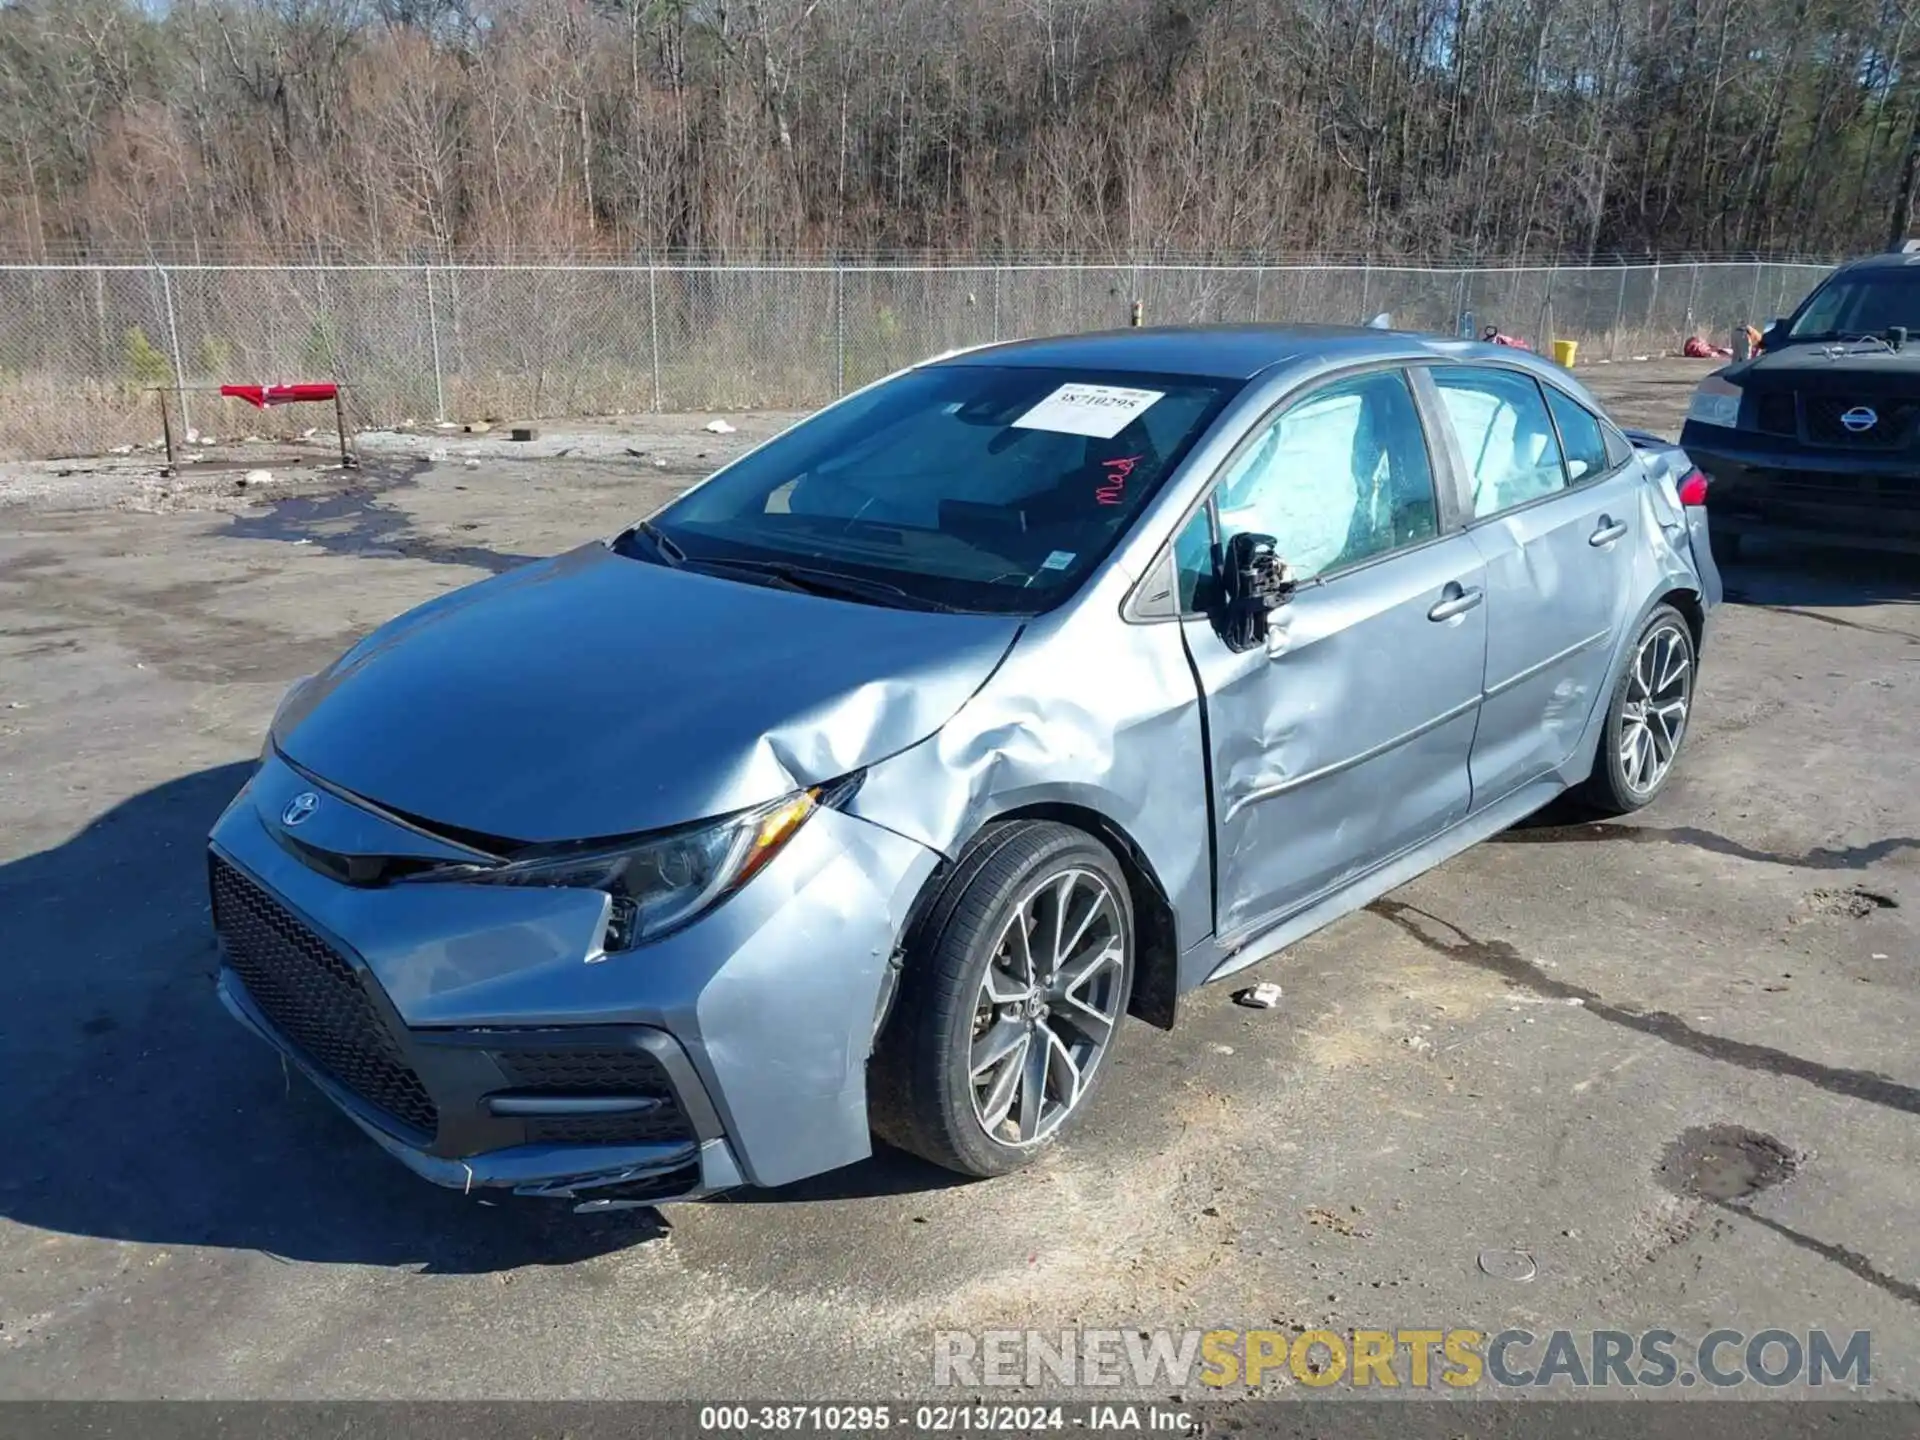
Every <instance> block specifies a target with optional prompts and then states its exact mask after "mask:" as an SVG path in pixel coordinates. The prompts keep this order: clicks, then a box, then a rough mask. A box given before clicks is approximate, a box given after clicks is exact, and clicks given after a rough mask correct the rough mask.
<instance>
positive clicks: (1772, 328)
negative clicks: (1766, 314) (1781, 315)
mask: <svg viewBox="0 0 1920 1440" xmlns="http://www.w3.org/2000/svg"><path fill="white" fill-rule="evenodd" d="M1786 343H1787V322H1786V321H1785V320H1783V319H1782V320H1769V321H1768V322H1767V324H1766V328H1765V329H1763V330H1762V331H1761V332H1760V348H1761V349H1762V350H1778V349H1779V348H1780V347H1781V346H1782V345H1784V344H1786Z"/></svg>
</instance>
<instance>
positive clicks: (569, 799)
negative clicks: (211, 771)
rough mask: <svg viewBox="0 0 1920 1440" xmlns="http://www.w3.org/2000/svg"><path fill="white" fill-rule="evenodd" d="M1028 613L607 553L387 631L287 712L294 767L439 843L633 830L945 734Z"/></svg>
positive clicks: (412, 616)
mask: <svg viewBox="0 0 1920 1440" xmlns="http://www.w3.org/2000/svg"><path fill="white" fill-rule="evenodd" d="M1020 624H1021V622H1020V620H1019V619H1018V618H1017V617H1011V616H998V615H950V614H941V613H937V612H928V611H919V610H894V609H887V608H884V607H881V606H877V605H868V604H861V603H857V602H854V601H844V600H838V599H832V598H826V597H821V596H815V595H806V594H798V593H795V592H792V591H787V590H775V589H770V588H767V587H765V586H761V585H755V584H752V583H748V582H741V581H733V580H725V579H718V578H715V577H713V576H708V575H699V574H695V573H692V572H690V571H682V570H671V569H668V568H666V567H664V566H661V565H657V564H653V563H650V562H648V561H644V560H636V559H629V558H626V557H623V556H619V555H616V554H614V553H613V552H612V551H610V550H609V549H607V547H606V546H604V545H600V544H597V543H596V544H593V545H588V546H584V547H582V548H581V549H579V550H575V551H572V552H570V553H568V554H565V555H561V556H558V557H556V558H554V559H551V560H543V561H538V562H536V563H534V564H531V565H527V566H524V567H522V568H520V569H518V570H514V571H510V572H508V573H507V574H505V575H500V576H497V577H495V578H493V579H491V580H486V581H482V582H481V583H479V584H477V585H473V586H470V587H468V588H466V589H464V590H460V591H457V592H455V593H453V594H451V595H447V596H443V597H441V598H440V599H438V600H435V601H432V602H430V603H428V604H426V605H423V606H421V607H420V608H419V609H417V610H413V611H410V612H409V613H407V614H405V615H402V616H401V617H400V618H398V619H397V620H394V621H391V622H390V623H388V624H387V625H385V626H383V627H381V628H380V629H378V630H376V631H374V632H373V633H372V634H371V635H369V636H368V637H367V638H366V639H364V640H362V641H361V642H360V643H359V644H358V645H356V646H354V647H353V649H351V650H349V651H348V652H347V653H346V654H345V655H343V656H341V658H340V659H339V660H338V661H337V662H335V663H334V664H333V665H332V666H331V667H330V668H329V669H327V670H325V671H323V672H322V673H321V674H319V675H317V676H315V677H314V679H313V680H312V681H310V682H308V683H307V684H306V685H305V686H304V687H303V688H301V689H300V690H299V691H298V692H297V693H296V694H295V695H293V696H292V697H290V699H289V700H288V702H287V703H286V704H285V705H284V706H283V708H282V713H281V715H280V716H279V717H278V718H277V719H276V721H275V724H274V743H275V744H276V746H277V747H278V748H279V750H280V752H281V754H283V755H284V756H286V757H287V758H288V759H289V760H291V761H292V762H293V763H294V764H295V765H297V766H299V767H300V768H302V769H304V770H306V771H308V772H309V773H311V774H312V775H314V776H316V777H318V778H319V779H321V780H323V781H326V782H329V783H331V784H334V785H337V786H339V787H340V788H341V789H343V790H345V791H348V792H350V793H352V794H354V795H358V796H361V797H363V798H365V799H368V800H371V801H373V802H375V803H376V804H378V805H381V806H384V807H386V808H387V809H390V810H393V811H396V812H399V813H400V814H402V815H405V816H409V817H411V818H414V819H416V820H419V821H424V822H427V824H428V825H429V826H432V825H439V826H443V827H447V828H449V829H453V830H461V831H471V832H477V834H479V835H482V836H487V837H493V838H496V839H500V840H517V841H524V842H538V841H553V840H576V839H589V838H598V837H603V836H613V835H623V834H631V833H634V832H638V831H644V830H654V829H659V828H662V827H665V826H670V825H678V824H682V823H684V822H687V821H691V820H698V819H703V818H705V817H707V816H712V815H720V814H725V813H727V812H729V811H733V810H738V809H741V808H743V807H745V806H748V805H755V804H759V803H761V802H763V801H767V800H771V799H774V798H776V797H778V796H780V795H784V794H786V793H788V792H789V791H792V790H794V789H797V788H799V787H802V786H806V785H813V784H819V783H821V782H824V781H827V780H832V779H836V778H838V777H840V776H842V775H845V774H847V773H849V772H850V771H854V770H857V769H859V768H861V767H862V766H865V765H869V764H872V763H873V762H874V761H876V760H880V759H884V758H885V757H886V756H888V755H891V754H894V753H895V752H897V751H900V750H904V749H906V748H907V747H908V746H910V745H912V744H914V743H915V742H916V741H919V740H922V739H924V738H926V737H927V736H928V735H931V734H932V733H933V732H934V731H936V730H937V729H939V728H940V726H941V725H942V724H943V723H945V721H946V720H947V719H948V718H949V717H950V716H951V715H952V714H953V713H954V712H955V711H956V710H957V709H959V707H960V706H961V705H962V704H963V703H964V702H965V701H966V699H967V697H968V696H970V695H972V694H973V692H974V691H975V690H977V689H978V688H979V687H980V685H981V684H982V683H983V682H984V681H985V680H986V678H987V677H988V676H989V675H991V674H992V673H993V670H994V667H995V666H996V665H998V664H999V662H1000V659H1001V657H1002V656H1004V655H1005V654H1006V652H1007V648H1008V646H1009V645H1011V644H1012V642H1013V640H1014V637H1015V636H1016V635H1018V633H1019V630H1020Z"/></svg>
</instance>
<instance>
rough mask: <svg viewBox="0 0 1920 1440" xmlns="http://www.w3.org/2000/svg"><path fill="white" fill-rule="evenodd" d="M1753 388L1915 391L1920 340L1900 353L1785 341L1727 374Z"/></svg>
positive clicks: (1860, 346)
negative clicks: (1776, 347) (1776, 348)
mask: <svg viewBox="0 0 1920 1440" xmlns="http://www.w3.org/2000/svg"><path fill="white" fill-rule="evenodd" d="M1721 373H1722V374H1723V375H1725V377H1726V378H1727V379H1728V380H1731V381H1733V382H1735V383H1736V384H1739V385H1741V386H1744V387H1745V388H1747V389H1749V390H1756V391H1757V390H1789V389H1791V390H1806V391H1810V392H1817V393H1827V392H1839V391H1845V392H1847V393H1861V394H1885V393H1896V392H1897V393H1902V394H1912V393H1913V392H1914V390H1915V388H1916V386H1920V344H1913V343H1909V344H1908V345H1907V346H1905V347H1904V348H1903V349H1901V350H1898V351H1892V350H1888V349H1887V348H1886V347H1885V346H1875V345H1865V344H1850V345H1837V346H1829V345H1818V344H1795V345H1783V346H1782V347H1781V348H1780V349H1778V350H1769V351H1767V352H1766V353H1765V354H1762V355H1756V356H1755V357H1754V358H1753V359H1751V360H1746V361H1742V362H1740V363H1739V364H1736V365H1729V366H1728V367H1727V368H1726V369H1725V370H1724V371H1722V372H1721Z"/></svg>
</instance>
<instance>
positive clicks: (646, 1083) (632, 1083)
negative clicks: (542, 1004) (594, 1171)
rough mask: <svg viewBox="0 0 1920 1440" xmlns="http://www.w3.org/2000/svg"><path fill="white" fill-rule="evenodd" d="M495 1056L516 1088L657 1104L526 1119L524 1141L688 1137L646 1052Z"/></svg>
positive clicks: (662, 1073) (668, 1084)
mask: <svg viewBox="0 0 1920 1440" xmlns="http://www.w3.org/2000/svg"><path fill="white" fill-rule="evenodd" d="M493 1058H494V1060H495V1061H496V1062H498V1064H499V1066H500V1069H501V1070H502V1071H503V1072H504V1073H505V1074H506V1076H507V1079H508V1080H509V1081H510V1082H512V1084H513V1087H514V1089H515V1090H517V1091H529V1090H531V1091H536V1092H539V1093H542V1094H549V1095H554V1094H558V1095H637V1096H647V1097H650V1098H653V1099H656V1100H659V1101H661V1102H662V1103H661V1104H659V1105H657V1106H655V1107H654V1108H653V1109H651V1110H645V1111H636V1112H633V1113H630V1114H626V1115H543V1116H539V1117H537V1118H534V1119H530V1120H528V1121H527V1139H529V1140H532V1141H544V1142H547V1143H550V1144H569V1145H621V1144H625V1145H640V1144H667V1143H673V1142H676V1141H691V1140H692V1139H693V1138H694V1133H693V1125H692V1122H690V1121H689V1120H688V1119H687V1116H686V1113H685V1112H684V1111H683V1110H682V1109H681V1108H680V1099H679V1096H678V1095H676V1094H675V1093H674V1089H673V1082H672V1081H671V1080H670V1079H669V1078H668V1077H667V1071H666V1067H665V1066H663V1065H662V1064H661V1063H660V1062H659V1061H658V1060H656V1059H654V1057H653V1056H652V1055H651V1054H649V1053H648V1052H647V1051H645V1050H628V1049H616V1048H606V1049H595V1048H590V1047H586V1046H581V1047H578V1048H569V1049H555V1050H502V1051H496V1052H494V1057H493Z"/></svg>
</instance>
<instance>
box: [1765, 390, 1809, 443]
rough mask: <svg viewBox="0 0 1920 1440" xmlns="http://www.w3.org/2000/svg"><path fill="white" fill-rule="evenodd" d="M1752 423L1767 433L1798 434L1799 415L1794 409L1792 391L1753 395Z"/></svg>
mask: <svg viewBox="0 0 1920 1440" xmlns="http://www.w3.org/2000/svg"><path fill="white" fill-rule="evenodd" d="M1754 423H1755V424H1756V425H1758V426H1759V428H1760V429H1762V430H1764V431H1766V432H1767V434H1769V435H1798V434H1799V433H1800V417H1799V415H1798V414H1797V413H1795V410H1794V404H1793V392H1792V391H1791V390H1788V391H1785V392H1779V391H1776V392H1775V393H1773V394H1771V395H1759V396H1756V397H1754Z"/></svg>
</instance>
